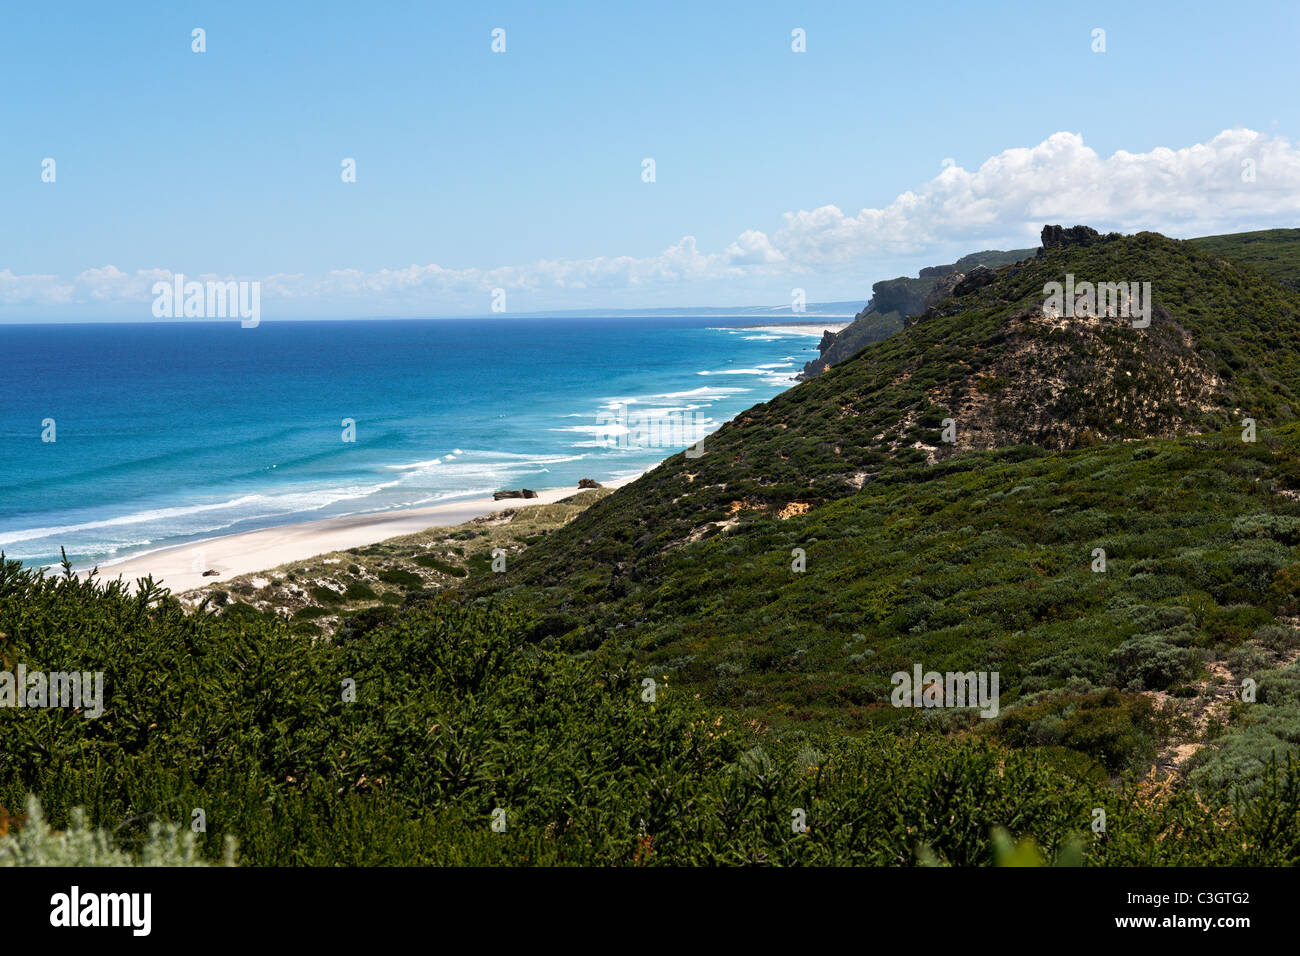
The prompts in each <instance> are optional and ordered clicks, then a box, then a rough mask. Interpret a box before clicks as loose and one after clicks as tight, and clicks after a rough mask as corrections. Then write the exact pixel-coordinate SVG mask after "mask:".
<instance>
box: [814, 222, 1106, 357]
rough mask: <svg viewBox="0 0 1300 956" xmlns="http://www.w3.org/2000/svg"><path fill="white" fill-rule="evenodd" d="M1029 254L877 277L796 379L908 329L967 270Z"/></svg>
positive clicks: (975, 257) (975, 258) (979, 256)
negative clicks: (849, 316) (861, 302)
mask: <svg viewBox="0 0 1300 956" xmlns="http://www.w3.org/2000/svg"><path fill="white" fill-rule="evenodd" d="M1056 228H1058V229H1059V228H1060V227H1059V226H1058V227H1056ZM1085 228H1086V227H1085ZM1033 252H1034V250H1032V249H1017V250H1013V251H1011V252H1003V251H1001V250H999V249H990V250H987V251H985V252H976V253H972V254H971V255H968V256H963V257H962V258H960V259H958V260H957V261H956V262H955V263H951V264H949V265H944V266H926V267H925V268H924V269H922V270H921V272H920V275H919V276H917V277H916V278H912V277H910V276H899V277H898V278H897V279H883V280H881V281H880V282H877V283H875V284H874V285H872V287H871V300H870V301H869V302H867V305H866V307H865V308H864V309H863V310H862V311H861V312H859V313H858V314H857V315H856V316H854V319H853V322H852V323H851V324H850V325H848V326H847V327H846V328H844V329H842V330H841V331H840V332H839V333H838V334H836V333H833V332H827V333H826V334H825V335H824V336H822V340H821V343H820V344H819V345H818V346H817V349H818V351H819V352H820V353H821V355H820V357H819V358H817V359H815V360H814V361H811V362H808V363H807V364H806V365H804V368H803V372H802V373H801V374H800V376H799V378H800V380H801V381H807V380H808V379H810V378H815V377H816V376H818V375H820V374H821V373H822V372H824V371H826V369H828V368H830V367H831V366H832V365H836V364H838V363H840V362H842V361H844V360H845V359H847V358H850V357H852V356H854V355H856V354H857V353H858V352H860V351H862V349H864V348H866V347H867V346H868V345H870V344H871V343H872V342H879V341H881V340H882V339H887V338H889V337H890V336H891V335H893V334H894V333H895V332H898V331H899V330H901V329H903V328H905V327H906V326H908V325H911V324H912V323H913V321H914V318H913V317H915V316H919V315H921V314H922V313H924V312H925V311H926V309H928V308H929V307H930V306H931V305H932V304H933V302H934V301H936V299H935V296H936V295H937V296H938V297H939V298H945V297H947V296H948V295H949V294H951V292H952V289H953V287H954V286H955V285H956V284H957V283H958V282H960V281H961V280H962V278H963V277H964V275H965V274H966V273H967V272H968V271H970V270H974V269H979V268H983V269H984V270H985V272H989V274H990V275H991V274H992V273H991V270H989V269H988V267H989V266H1000V265H1005V264H1007V263H1011V262H1018V261H1019V260H1021V259H1024V258H1027V257H1029V256H1031V255H1033Z"/></svg>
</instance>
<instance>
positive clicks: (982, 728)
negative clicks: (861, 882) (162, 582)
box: [0, 230, 1300, 866]
mask: <svg viewBox="0 0 1300 956" xmlns="http://www.w3.org/2000/svg"><path fill="white" fill-rule="evenodd" d="M1277 232H1278V235H1271V234H1270V235H1269V236H1267V237H1262V238H1251V237H1250V236H1244V237H1212V239H1211V240H1204V241H1199V242H1194V243H1189V242H1179V241H1175V240H1170V239H1167V238H1165V237H1163V236H1158V235H1155V234H1152V233H1140V234H1138V235H1135V236H1098V235H1097V234H1095V233H1091V231H1090V230H1068V231H1064V232H1062V231H1060V230H1057V231H1056V232H1055V233H1053V234H1052V236H1053V241H1052V242H1051V243H1049V244H1048V246H1049V247H1048V248H1045V249H1043V250H1042V252H1041V253H1040V254H1032V255H1017V257H1016V258H1015V259H1014V261H1011V262H1009V263H995V264H994V265H996V268H992V267H990V266H989V265H987V264H985V263H983V262H980V263H975V264H971V263H968V264H967V267H968V269H969V271H968V272H961V271H953V272H945V273H944V274H943V275H942V276H936V277H934V278H936V280H946V281H948V283H949V285H948V287H946V288H947V292H946V293H945V294H944V295H943V296H940V297H938V298H932V299H931V301H930V302H929V304H928V305H926V306H925V308H924V310H923V311H922V312H920V313H919V314H917V315H914V316H912V321H909V322H908V323H906V327H905V328H901V330H900V331H897V332H896V334H893V335H891V336H890V337H889V338H887V339H885V340H883V341H879V342H875V343H873V344H868V345H866V346H865V347H864V348H862V349H860V350H858V351H856V352H855V353H853V354H852V355H850V356H847V357H846V358H845V359H844V360H843V361H841V362H839V363H838V364H835V365H833V366H832V367H830V368H829V369H828V370H827V371H825V372H824V373H823V374H820V375H818V376H817V377H815V378H814V379H812V380H811V381H808V382H806V383H804V384H801V385H799V386H797V387H795V388H792V389H790V390H789V391H787V392H785V393H782V394H781V395H780V396H778V397H777V398H775V399H773V400H772V401H770V402H766V403H763V404H760V405H756V406H754V407H753V408H751V409H749V410H748V411H747V412H745V413H743V414H741V415H740V416H738V417H737V418H736V419H735V420H733V421H732V422H730V423H728V424H727V425H725V426H723V428H722V429H720V430H719V431H717V432H716V433H714V434H713V435H710V436H709V437H708V439H707V440H706V442H705V452H704V454H702V455H700V456H697V457H692V458H687V457H686V456H685V455H684V454H678V455H674V456H672V457H671V458H669V459H667V460H666V461H665V462H664V463H662V464H661V465H660V466H659V467H658V468H656V469H655V470H653V471H652V472H650V473H649V474H647V475H646V476H644V477H642V478H641V479H640V480H638V481H636V482H634V483H632V484H631V485H628V486H626V487H623V488H621V489H619V490H618V491H616V492H613V493H609V492H606V491H604V490H599V491H589V492H583V493H582V494H580V495H577V496H574V497H573V498H570V499H567V500H566V501H562V502H560V503H558V504H555V505H547V506H538V507H535V508H529V509H519V510H518V511H508V512H503V513H502V514H500V515H496V516H491V517H489V518H485V519H479V520H478V521H475V522H472V523H470V524H468V525H465V526H462V527H461V528H458V529H431V530H430V531H427V532H423V533H421V534H420V535H415V536H410V537H409V538H403V539H394V540H393V541H389V542H385V543H383V544H381V545H375V546H371V547H366V548H358V549H354V550H352V551H349V552H339V553H335V554H331V555H323V556H320V557H319V558H315V559H312V560H310V561H306V562H298V563H296V564H294V565H290V566H285V567H283V568H279V569H275V570H274V571H272V572H264V573H262V574H261V575H252V576H248V577H246V578H241V579H236V580H234V581H231V582H222V583H220V584H217V585H211V586H209V587H207V588H205V589H203V590H202V591H200V592H195V593H192V594H187V595H182V596H179V597H177V596H174V595H171V594H170V593H168V592H166V591H165V590H161V589H159V588H157V587H155V586H154V585H153V583H152V582H150V581H145V582H142V584H141V586H140V587H139V588H137V589H135V590H134V591H132V590H129V589H127V588H125V587H124V586H122V585H121V584H119V583H116V582H113V583H108V584H105V583H102V582H100V581H98V580H94V579H91V580H86V579H82V578H78V577H76V576H74V575H72V574H71V573H70V569H68V570H66V571H65V573H64V574H62V575H45V574H41V573H39V572H34V571H31V570H27V569H23V568H22V567H21V566H20V565H19V564H18V563H17V562H13V561H0V653H2V654H3V657H4V661H5V662H6V666H11V665H13V664H15V663H16V662H19V661H21V662H24V663H26V664H27V665H28V666H29V667H32V668H36V667H43V668H46V669H49V670H59V669H62V670H69V671H72V670H75V671H82V672H103V673H104V675H105V680H104V683H105V687H106V688H107V692H106V696H107V706H106V709H105V712H104V713H103V714H102V716H100V717H97V718H93V719H88V718H87V717H86V716H83V714H81V713H78V712H76V711H75V710H70V709H60V708H46V709H21V708H0V740H3V741H4V743H5V746H4V747H3V749H2V750H0V806H3V807H7V808H10V810H11V811H14V810H15V808H19V807H25V806H28V805H29V804H28V801H29V799H30V797H31V795H33V794H34V795H35V796H36V797H37V798H38V799H39V801H40V808H41V812H42V813H43V814H44V817H45V818H46V819H48V820H49V821H50V824H51V825H52V826H54V827H55V828H56V829H57V828H63V827H67V828H77V832H81V828H82V827H83V824H82V823H81V822H79V821H81V820H82V819H84V820H87V821H88V825H90V826H94V827H98V828H101V829H103V830H106V831H108V832H111V833H113V834H114V838H115V839H116V840H118V841H119V843H120V845H121V846H122V847H124V848H126V849H127V850H131V849H132V848H134V847H138V846H142V845H145V842H146V841H148V840H149V839H150V838H151V827H153V830H152V834H153V835H154V837H155V838H156V835H157V834H159V833H162V832H167V833H171V834H173V835H174V834H175V833H176V832H177V831H175V830H174V829H173V830H168V831H163V830H161V829H159V828H160V827H162V826H164V825H173V826H174V825H178V824H179V825H184V826H188V825H189V823H188V822H189V821H191V820H192V819H193V818H194V813H195V811H196V810H202V818H203V819H204V820H205V829H204V830H202V831H200V832H197V833H194V832H193V831H192V830H191V832H192V833H193V839H194V841H195V845H196V846H197V848H198V850H197V852H198V853H199V855H200V856H201V857H202V858H203V859H205V860H208V861H210V862H219V861H220V860H222V859H223V855H224V854H228V853H229V841H228V839H227V838H232V837H233V838H235V839H236V840H237V843H238V859H239V862H241V863H245V864H256V865H283V864H310V865H335V864H381V863H389V864H451V863H475V864H479V863H482V864H539V863H566V864H617V865H656V864H712V863H724V864H807V865H816V864H870V865H987V864H996V863H998V862H999V860H1002V859H1005V858H1006V857H1007V855H1008V853H1009V852H1010V851H1008V849H1007V848H1008V847H1009V846H1015V844H1016V841H1026V842H1024V843H1023V844H1022V845H1023V846H1026V847H1030V848H1032V853H1031V856H1033V857H1034V858H1035V859H1039V860H1041V861H1042V862H1056V863H1061V864H1065V863H1081V864H1084V865H1102V866H1115V865H1289V864H1295V863H1300V753H1298V748H1300V663H1298V662H1300V550H1298V549H1300V420H1298V419H1300V416H1297V414H1296V412H1297V407H1298V406H1297V395H1300V290H1297V288H1295V287H1294V285H1293V284H1292V282H1291V280H1293V279H1295V278H1296V277H1297V266H1296V263H1300V257H1298V256H1297V255H1296V250H1297V249H1300V231H1295V230H1292V231H1277ZM1291 233H1295V235H1291ZM1061 236H1064V237H1065V238H1064V239H1061V240H1060V241H1057V240H1058V238H1059V237H1061ZM1046 238H1047V233H1046V232H1045V240H1046ZM1022 252H1023V251H1022ZM1066 274H1069V275H1073V276H1074V277H1075V279H1076V280H1077V281H1079V282H1083V281H1090V282H1111V281H1144V282H1148V281H1149V282H1151V283H1152V287H1153V290H1154V299H1155V308H1154V310H1153V320H1152V323H1151V325H1150V327H1149V328H1135V327H1133V325H1132V323H1131V322H1129V321H1128V320H1126V319H1122V318H1120V317H1117V316H1113V315H1111V316H1107V315H1101V316H1094V317H1087V318H1084V319H1077V320H1074V319H1068V318H1064V317H1062V316H1059V315H1053V314H1049V313H1048V312H1047V311H1045V310H1044V307H1043V295H1044V294H1043V289H1044V286H1045V285H1046V284H1047V283H1050V282H1053V281H1057V282H1059V281H1061V280H1062V279H1063V277H1064V276H1065V275H1066ZM963 276H970V277H972V281H969V282H967V281H964V279H963V278H962V277H963ZM958 280H961V281H958ZM494 552H500V553H502V554H504V555H505V558H506V564H505V569H504V570H495V569H494V568H493V563H492V555H493V553H494ZM917 665H921V666H922V667H923V668H924V670H925V671H934V672H957V673H974V672H988V671H993V672H996V673H997V674H998V675H999V677H1000V694H1001V698H1000V702H999V704H1000V706H999V707H998V710H997V713H996V715H992V716H988V715H983V716H982V715H981V714H980V712H979V708H978V707H973V706H969V701H966V702H965V704H967V706H938V707H933V708H928V707H927V708H916V707H900V706H897V703H898V702H897V699H896V698H895V696H894V684H895V681H894V675H896V674H897V673H899V672H902V673H905V674H906V673H910V672H911V671H912V669H913V667H915V666H917ZM945 703H951V702H945ZM77 808H84V814H85V817H84V818H80V817H77V816H75V815H74V813H75V811H76V809H77ZM0 819H10V817H9V815H8V814H5V815H3V816H0ZM1099 820H1100V821H1102V822H1101V825H1100V827H1099V826H1098V821H1099ZM15 826H16V827H17V828H18V832H19V833H20V834H21V832H22V831H21V827H22V826H24V824H23V823H22V822H21V821H19V822H17V823H16V824H15ZM0 846H3V844H0ZM3 853H4V851H3V849H0V857H2V856H3Z"/></svg>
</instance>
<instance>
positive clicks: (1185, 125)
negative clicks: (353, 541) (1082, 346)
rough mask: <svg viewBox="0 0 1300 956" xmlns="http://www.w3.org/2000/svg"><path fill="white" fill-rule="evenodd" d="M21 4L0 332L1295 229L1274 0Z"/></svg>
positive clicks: (535, 293)
mask: <svg viewBox="0 0 1300 956" xmlns="http://www.w3.org/2000/svg"><path fill="white" fill-rule="evenodd" d="M5 21H6V22H5V24H4V26H3V29H0V82H2V83H3V88H4V89H5V90H6V95H5V103H4V107H3V112H0V123H2V124H3V127H2V129H0V137H2V138H3V142H4V148H3V149H2V150H0V211H2V215H3V221H4V229H3V230H0V321H3V320H5V319H8V320H31V319H37V320H52V321H53V320H60V319H68V318H77V319H85V318H136V319H144V318H148V317H149V316H148V308H149V302H150V301H151V298H152V297H151V295H149V294H148V287H149V286H150V284H151V282H152V280H153V279H154V278H155V277H156V276H158V275H161V274H164V273H173V272H183V273H185V274H186V275H187V276H218V277H223V278H226V277H233V278H246V279H257V280H260V281H262V282H263V283H264V288H263V296H264V304H263V315H264V316H265V317H267V318H273V317H275V315H276V314H282V315H285V316H295V317H302V316H310V315H317V314H319V315H377V314H383V315H387V314H401V315H451V314H460V315H463V314H478V313H483V312H486V311H487V309H488V305H489V294H490V290H491V289H492V288H504V289H506V290H507V293H508V295H509V310H510V311H511V312H520V311H529V310H532V309H551V308H599V307H611V308H631V307H637V306H660V305H694V304H700V305H705V304H711V305H745V304H756V303H766V302H780V301H785V300H787V299H788V297H789V292H790V289H791V288H792V287H793V286H798V287H801V288H804V289H806V294H807V297H808V299H809V301H827V300H838V299H865V298H866V297H867V296H868V295H869V292H870V284H871V282H873V281H875V280H877V279H881V278H887V277H889V276H892V275H897V274H900V273H902V272H913V271H915V269H916V268H917V267H919V266H921V265H925V264H929V263H933V262H941V261H946V260H951V258H952V257H954V256H956V255H960V254H962V253H964V252H967V251H972V250H974V249H979V248H988V247H990V246H1000V247H1004V248H1006V247H1010V246H1012V245H1033V244H1035V242H1036V240H1035V238H1034V237H1035V236H1036V234H1037V230H1038V228H1040V227H1041V225H1042V223H1043V222H1045V221H1054V222H1055V221H1064V220H1065V219H1070V220H1071V221H1080V222H1088V223H1089V224H1092V225H1094V226H1098V227H1102V228H1107V227H1109V228H1121V229H1126V230H1131V229H1138V228H1147V227H1149V228H1156V229H1159V230H1160V231H1165V232H1168V233H1170V234H1175V235H1195V234H1201V233H1204V232H1222V231H1235V230H1242V229H1251V228H1264V227H1270V226H1276V225H1293V226H1294V225H1300V207H1298V206H1297V202H1300V200H1298V199H1297V197H1300V159H1298V158H1297V148H1296V146H1294V145H1293V143H1294V142H1295V141H1296V139H1297V121H1298V117H1297V109H1298V108H1300V107H1298V106H1297V100H1296V96H1295V91H1296V90H1297V88H1300V82H1297V81H1298V80H1300V76H1297V68H1296V66H1295V51H1296V49H1297V42H1298V41H1300V5H1298V4H1295V3H1292V2H1284V3H1282V2H1279V3H1252V4H1243V5H1233V4H1225V3H1222V2H1220V3H1195V2H1179V3H1167V4H1166V3H1140V4H1139V3H1132V2H1125V3H1095V2H1093V3H1088V4H1060V5H1052V4H1042V3H984V4H979V5H975V6H973V7H972V6H963V5H955V4H950V3H939V4H926V3H916V2H907V3H892V4H874V3H873V4H863V3H860V2H859V3H844V4H816V5H812V6H810V5H808V4H804V3H762V2H747V3H710V4H700V3H671V2H656V3H652V4H622V3H619V4H613V3H547V4H537V3H521V4H487V5H478V4H455V5H453V4H441V3H372V4H355V3H333V2H322V3H315V4H312V5H311V6H310V8H300V9H297V10H290V9H283V8H277V7H276V6H275V5H271V4H266V3H265V2H259V3H245V2H229V0H227V2H222V3H210V4H209V3H193V4H187V3H174V2H173V3H157V4H154V3H131V4H122V5H104V4H102V3H71V4H67V3H64V4H60V3H53V4H49V5H46V4H40V5H32V4H23V5H18V4H14V5H10V8H9V9H7V10H6V17H5ZM194 27H202V28H203V29H204V30H205V31H206V42H207V51H206V52H205V53H202V54H196V53H193V52H192V51H191V30H192V29H193V28H194ZM496 27H501V28H504V29H505V30H506V52H505V53H502V54H494V53H493V52H492V51H491V49H490V44H491V31H492V30H493V28H496ZM796 27H797V28H802V29H803V30H805V31H806V35H807V52H805V53H794V52H792V50H791V31H792V29H794V28H796ZM1095 28H1101V29H1104V30H1105V31H1106V34H1105V42H1106V50H1105V52H1104V53H1098V52H1094V51H1093V49H1092V47H1093V45H1094V40H1093V37H1092V31H1093V30H1094V29H1095ZM1224 131H1238V132H1236V133H1235V134H1233V135H1231V136H1228V137H1227V138H1223V137H1222V136H1221V134H1223V133H1224ZM1246 131H1248V132H1249V135H1247V132H1246ZM1062 133H1064V134H1068V136H1067V137H1065V138H1061V137H1059V136H1058V135H1057V134H1062ZM1054 136H1056V137H1057V138H1056V139H1053V137H1054ZM1216 137H1217V139H1216ZM1016 150H1019V151H1021V152H1014V151H1016ZM1164 150H1169V151H1172V152H1171V153H1168V154H1167V153H1165V152H1163V151H1164ZM1008 151H1013V152H1011V153H1008ZM1025 151H1029V152H1025ZM1118 151H1123V152H1122V153H1120V155H1119V156H1118V157H1116V154H1117V152H1118ZM46 157H49V158H53V159H54V160H55V162H56V164H57V165H56V181H55V182H53V183H46V182H42V181H41V164H42V160H43V159H45V158H46ZM345 157H351V158H355V160H356V163H357V182H356V183H343V182H341V180H340V163H341V161H342V160H343V159H344V158H345ZM646 157H651V158H653V159H654V160H655V163H656V181H655V182H654V183H646V182H643V181H642V176H641V171H642V160H643V159H644V158H646ZM1245 160H1250V161H1252V162H1254V163H1255V164H1256V167H1255V168H1256V170H1257V177H1256V178H1254V179H1252V180H1251V181H1249V182H1245V181H1242V177H1241V176H1240V175H1238V173H1237V169H1238V167H1239V166H1240V164H1241V163H1242V162H1244V161H1245ZM945 162H947V164H948V166H949V170H948V173H947V176H948V178H946V179H945V178H944V174H945V170H944V164H945ZM990 164H991V165H990ZM981 171H982V172H981ZM909 193H910V194H911V196H910V198H909ZM900 197H904V198H903V199H902V200H901V201H900ZM831 210H833V211H831ZM864 210H865V211H866V213H865V214H864ZM412 267H414V268H412Z"/></svg>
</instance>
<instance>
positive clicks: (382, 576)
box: [379, 568, 424, 591]
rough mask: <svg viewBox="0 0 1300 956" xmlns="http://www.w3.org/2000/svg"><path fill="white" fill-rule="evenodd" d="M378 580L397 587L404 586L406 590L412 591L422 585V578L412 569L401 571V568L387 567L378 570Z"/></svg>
mask: <svg viewBox="0 0 1300 956" xmlns="http://www.w3.org/2000/svg"><path fill="white" fill-rule="evenodd" d="M379 580H381V581H383V582H384V583H385V584H393V585H396V586H397V587H399V588H405V589H406V590H408V591H414V590H416V589H417V588H422V587H424V578H422V577H420V576H419V575H418V574H416V573H415V572H414V571H403V570H402V569H401V568H389V569H388V570H386V571H380V572H379Z"/></svg>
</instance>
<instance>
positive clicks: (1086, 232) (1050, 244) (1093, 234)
mask: <svg viewBox="0 0 1300 956" xmlns="http://www.w3.org/2000/svg"><path fill="white" fill-rule="evenodd" d="M1103 238H1105V237H1104V236H1102V234H1101V233H1099V232H1098V231H1097V230H1096V229H1093V228H1091V227H1090V226H1071V227H1070V228H1069V229H1066V228H1065V227H1063V226H1044V227H1043V232H1042V248H1041V249H1039V250H1038V254H1039V255H1040V256H1041V255H1043V253H1045V252H1047V251H1048V250H1050V249H1067V248H1069V247H1070V246H1094V245H1096V244H1097V243H1099V242H1101V241H1102V239H1103Z"/></svg>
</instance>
